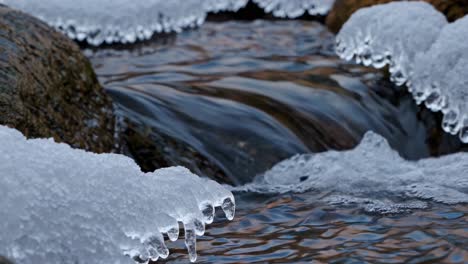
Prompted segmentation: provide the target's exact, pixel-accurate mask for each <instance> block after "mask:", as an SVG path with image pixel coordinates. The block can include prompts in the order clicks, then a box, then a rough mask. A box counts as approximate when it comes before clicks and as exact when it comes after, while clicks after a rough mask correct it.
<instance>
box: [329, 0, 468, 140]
mask: <svg viewBox="0 0 468 264" xmlns="http://www.w3.org/2000/svg"><path fill="white" fill-rule="evenodd" d="M466 36H468V17H464V18H461V19H459V20H457V21H455V22H453V23H447V22H446V20H445V18H444V16H443V14H441V13H440V12H438V11H436V10H435V9H434V8H433V7H432V6H431V5H429V4H426V3H423V2H393V3H389V4H383V5H377V6H373V7H370V8H363V9H361V10H359V11H357V12H356V13H355V14H353V15H352V16H351V18H350V19H349V20H348V21H347V22H346V23H345V25H344V26H343V28H342V30H341V31H340V33H339V34H338V36H337V38H336V52H337V54H338V55H339V56H340V57H341V58H343V59H346V60H351V59H352V58H355V59H356V61H357V62H358V63H362V64H364V65H366V66H370V65H372V66H373V67H375V68H382V67H384V66H385V65H386V64H389V65H390V67H389V71H390V73H391V80H392V81H393V82H395V83H396V84H397V85H403V84H405V83H406V86H407V87H408V90H409V91H410V92H411V93H412V94H413V98H414V99H415V101H416V103H418V104H421V103H423V102H424V103H425V105H426V106H427V107H428V108H429V109H431V110H432V111H442V113H443V115H444V119H443V122H442V128H443V129H444V130H445V131H446V132H448V133H451V134H453V135H456V134H458V135H459V137H460V140H461V141H462V142H464V143H468V74H467V72H468V41H466Z"/></svg>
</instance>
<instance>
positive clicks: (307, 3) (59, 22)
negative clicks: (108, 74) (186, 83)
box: [0, 0, 335, 46]
mask: <svg viewBox="0 0 468 264" xmlns="http://www.w3.org/2000/svg"><path fill="white" fill-rule="evenodd" d="M248 1H249V0H135V1H129V0H80V1H75V0H46V1H45V0H0V3H3V4H6V5H8V6H11V7H13V8H16V9H20V10H22V11H25V12H27V13H29V14H31V15H34V16H36V17H38V18H40V19H42V20H43V21H46V22H47V23H48V24H49V25H51V26H53V27H55V28H57V29H59V30H61V31H62V32H64V33H65V34H66V35H67V36H69V37H70V38H72V39H76V40H78V41H86V42H88V43H89V44H91V45H95V46H98V45H101V44H103V43H107V44H111V43H124V44H125V43H133V42H135V41H141V40H147V39H149V38H151V37H152V36H153V34H154V33H162V32H179V31H181V30H182V29H183V28H190V27H195V26H199V25H201V24H202V23H203V22H204V20H205V18H206V15H207V14H208V13H210V12H219V11H233V12H235V11H238V10H239V9H240V8H242V7H244V6H246V5H247V3H248ZM253 1H254V2H255V3H256V4H258V6H260V7H262V8H263V9H264V10H265V11H266V12H271V13H272V14H273V15H275V16H279V17H289V18H293V17H298V16H301V15H303V14H304V13H305V12H308V13H309V14H312V15H318V14H322V15H323V14H326V13H327V12H328V11H329V10H330V9H331V7H332V5H333V2H334V1H335V0H288V1H284V0H253Z"/></svg>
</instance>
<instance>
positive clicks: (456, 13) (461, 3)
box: [326, 0, 468, 33]
mask: <svg viewBox="0 0 468 264" xmlns="http://www.w3.org/2000/svg"><path fill="white" fill-rule="evenodd" d="M393 1H394V0H336V2H335V4H334V6H333V8H332V10H331V11H330V13H329V14H328V16H327V19H326V24H327V26H328V28H329V29H330V31H332V32H334V33H338V31H340V29H341V26H343V24H344V23H345V22H346V21H347V20H348V18H349V17H350V16H351V15H352V14H353V13H354V12H355V11H356V10H358V9H360V8H363V7H368V6H373V5H377V4H384V3H388V2H393ZM425 2H428V3H431V4H432V5H433V6H434V7H435V8H437V9H438V10H439V11H440V12H442V13H444V14H445V15H446V17H447V19H448V20H449V21H454V20H456V19H458V18H461V17H463V16H464V15H465V14H467V13H468V5H467V4H466V0H425Z"/></svg>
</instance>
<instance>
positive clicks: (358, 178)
mask: <svg viewBox="0 0 468 264" xmlns="http://www.w3.org/2000/svg"><path fill="white" fill-rule="evenodd" d="M466 175H468V153H459V154H454V155H450V156H445V157H440V158H430V159H425V160H420V161H417V162H414V161H406V160H404V159H403V158H401V157H400V156H399V155H398V153H397V152H396V151H394V150H393V149H391V148H390V146H389V145H388V143H387V141H386V140H385V139H384V138H383V137H381V136H379V135H377V134H375V133H373V132H367V133H366V134H365V136H364V138H363V139H362V141H361V143H360V144H359V145H358V146H357V147H356V148H355V149H353V150H348V151H328V152H324V153H316V154H304V155H296V156H294V157H292V158H290V159H287V160H285V161H282V162H280V163H278V164H277V165H275V166H274V167H273V168H272V169H271V170H269V171H267V172H265V173H264V174H263V175H261V176H259V177H258V178H257V179H256V181H254V183H251V184H248V185H245V186H242V187H238V188H234V189H233V190H234V191H254V192H262V193H284V192H305V191H312V192H313V191H315V192H318V193H320V196H321V197H322V198H321V199H322V200H323V201H326V202H328V203H331V204H340V205H347V204H356V205H358V206H360V207H362V208H363V209H365V210H366V211H368V212H376V213H395V212H401V211H404V210H407V209H413V208H425V207H427V206H428V204H427V201H433V202H440V203H446V204H456V203H467V202H468V177H466Z"/></svg>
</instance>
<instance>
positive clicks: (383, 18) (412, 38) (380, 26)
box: [336, 2, 447, 85]
mask: <svg viewBox="0 0 468 264" xmlns="http://www.w3.org/2000/svg"><path fill="white" fill-rule="evenodd" d="M446 24H447V20H446V19H445V17H444V15H443V14H442V13H440V12H438V11H437V10H436V9H435V8H434V7H432V6H431V5H430V4H427V3H424V2H411V3H408V2H391V3H388V4H382V5H375V6H372V7H368V8H362V9H359V10H358V11H357V12H355V13H354V14H353V15H352V16H351V17H350V19H349V20H348V21H347V22H346V23H345V24H344V25H343V27H342V29H341V31H340V32H339V34H338V35H337V37H336V52H337V54H338V55H339V56H340V57H341V58H342V59H346V60H351V59H353V58H355V60H356V62H357V63H362V64H364V65H365V66H371V65H372V66H373V67H375V68H382V67H384V66H386V65H387V64H389V66H390V73H391V79H392V81H394V82H395V83H396V84H397V85H403V84H404V83H405V82H406V81H407V80H408V77H409V75H410V74H411V72H412V63H413V62H414V59H415V56H416V54H417V53H419V52H422V51H425V50H428V49H429V48H430V47H431V45H432V43H433V42H434V41H435V40H436V38H437V37H438V35H439V32H440V30H441V29H442V28H443V27H444V26H445V25H446Z"/></svg>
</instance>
